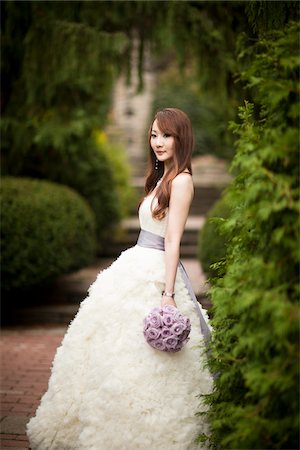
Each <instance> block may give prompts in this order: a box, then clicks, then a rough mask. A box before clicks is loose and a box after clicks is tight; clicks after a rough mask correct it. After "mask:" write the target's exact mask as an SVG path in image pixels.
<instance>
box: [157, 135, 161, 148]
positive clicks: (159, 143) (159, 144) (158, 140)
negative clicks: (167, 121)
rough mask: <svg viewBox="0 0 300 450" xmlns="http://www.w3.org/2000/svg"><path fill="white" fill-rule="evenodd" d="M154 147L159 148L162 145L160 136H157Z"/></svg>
mask: <svg viewBox="0 0 300 450" xmlns="http://www.w3.org/2000/svg"><path fill="white" fill-rule="evenodd" d="M156 145H157V147H161V146H162V145H163V139H162V137H161V136H157V139H156Z"/></svg>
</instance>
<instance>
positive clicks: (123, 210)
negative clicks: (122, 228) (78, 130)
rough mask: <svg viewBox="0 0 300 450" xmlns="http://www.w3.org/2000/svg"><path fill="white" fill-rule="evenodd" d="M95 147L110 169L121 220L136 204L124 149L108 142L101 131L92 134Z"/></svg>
mask: <svg viewBox="0 0 300 450" xmlns="http://www.w3.org/2000/svg"><path fill="white" fill-rule="evenodd" d="M93 136H94V139H95V142H96V145H97V147H98V149H99V151H100V153H101V154H103V155H104V156H105V157H106V159H107V160H108V162H109V165H110V167H111V168H112V180H113V185H114V188H115V190H116V194H117V198H118V202H117V205H118V212H119V214H120V216H121V217H122V218H125V217H127V216H128V214H129V213H130V212H131V211H132V209H133V208H134V207H135V206H136V204H137V196H136V193H135V191H134V189H133V187H132V186H131V185H130V184H129V179H130V173H131V171H130V167H129V164H128V161H127V159H126V157H125V151H124V149H123V148H122V147H121V146H119V145H116V144H112V143H111V142H109V141H108V139H107V136H106V134H105V133H104V132H103V131H101V130H94V133H93Z"/></svg>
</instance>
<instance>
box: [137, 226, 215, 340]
mask: <svg viewBox="0 0 300 450" xmlns="http://www.w3.org/2000/svg"><path fill="white" fill-rule="evenodd" d="M137 245H139V246H140V247H146V248H154V249H156V250H165V239H164V238H163V237H162V236H159V235H158V234H154V233H151V232H150V231H146V230H141V231H140V234H139V237H138V240H137ZM178 267H179V270H180V273H181V275H182V278H183V281H184V284H185V287H186V288H187V290H188V292H189V295H190V297H191V299H192V300H193V302H194V305H195V307H196V311H197V313H198V316H199V320H200V328H201V332H202V334H203V337H204V340H205V341H206V343H207V342H208V341H209V338H210V329H209V327H208V325H207V323H206V321H205V319H204V317H203V315H202V312H201V309H200V306H199V303H198V300H197V298H196V296H195V293H194V290H193V287H192V285H191V282H190V280H189V277H188V275H187V273H186V271H185V268H184V267H183V264H182V262H181V261H179V264H178Z"/></svg>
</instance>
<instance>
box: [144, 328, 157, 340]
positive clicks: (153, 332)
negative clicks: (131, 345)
mask: <svg viewBox="0 0 300 450" xmlns="http://www.w3.org/2000/svg"><path fill="white" fill-rule="evenodd" d="M145 334H146V336H147V337H148V338H149V339H158V338H159V337H160V335H161V331H160V330H159V329H158V328H148V329H147V330H146V332H145Z"/></svg>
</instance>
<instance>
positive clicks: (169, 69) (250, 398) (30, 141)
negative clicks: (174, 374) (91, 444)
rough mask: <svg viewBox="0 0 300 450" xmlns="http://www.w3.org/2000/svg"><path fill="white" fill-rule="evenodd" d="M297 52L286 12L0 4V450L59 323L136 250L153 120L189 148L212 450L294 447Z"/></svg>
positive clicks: (15, 426) (290, 6) (191, 236)
mask: <svg viewBox="0 0 300 450" xmlns="http://www.w3.org/2000/svg"><path fill="white" fill-rule="evenodd" d="M299 36H300V34H299V2H297V1H118V0H116V1H2V2H1V211H2V218H1V311H2V313H1V320H2V340H1V342H2V345H3V350H4V351H3V354H4V358H3V360H2V367H3V381H2V384H1V395H2V397H1V398H2V400H1V401H2V405H1V408H2V418H3V420H2V422H1V424H2V426H3V430H4V431H2V433H3V434H2V435H1V437H2V438H3V439H4V440H5V443H4V444H3V445H4V447H1V448H4V449H5V448H6V447H7V448H12V447H13V446H15V447H16V448H20V447H21V445H20V444H21V441H22V442H23V444H24V447H23V448H27V447H26V445H27V440H26V436H25V434H24V433H25V431H24V426H25V423H26V421H27V418H28V417H29V416H30V415H32V414H33V413H34V411H35V408H36V407H37V405H38V403H39V399H40V397H41V395H42V393H43V392H44V391H45V389H46V386H47V380H48V377H49V373H50V372H49V371H50V366H51V361H52V358H53V354H54V352H55V349H56V347H57V345H59V342H60V341H61V339H62V336H63V334H64V332H65V330H66V327H67V325H68V323H69V322H70V321H71V320H72V319H73V317H74V315H75V314H76V311H77V310H78V307H79V304H80V302H81V301H82V300H83V299H84V298H85V296H86V294H87V289H88V287H89V286H90V284H91V283H92V282H93V281H94V280H95V278H96V276H97V273H98V272H99V271H100V270H103V269H104V268H106V267H107V266H108V265H109V264H110V263H111V262H112V261H113V260H114V259H115V258H116V257H117V256H118V255H119V254H120V252H121V251H122V250H124V249H125V248H127V247H128V246H131V245H134V244H135V242H136V238H137V234H138V231H139V224H138V219H137V207H138V204H139V200H140V198H141V197H142V195H143V184H144V176H145V170H146V165H147V152H148V145H147V131H148V127H149V125H150V123H151V120H152V117H153V114H154V113H155V112H156V111H157V110H158V109H160V108H163V107H177V108H180V109H183V110H184V111H185V112H186V113H187V114H188V115H189V116H190V118H191V120H192V124H193V127H194V132H195V138H196V147H195V152H194V156H193V175H194V183H195V198H194V201H193V204H192V206H191V211H190V217H189V219H188V222H187V227H186V231H185V233H184V236H183V240H182V247H181V255H182V258H183V262H184V265H185V266H186V269H187V271H188V273H189V276H190V278H191V281H192V284H193V287H194V290H195V292H196V294H197V297H198V300H199V301H200V302H201V303H202V305H203V306H204V307H205V308H207V309H209V314H210V317H211V318H212V324H213V327H214V341H213V343H212V348H211V353H210V355H209V364H210V368H211V370H212V372H213V373H218V374H219V377H218V378H216V380H215V390H214V392H213V393H212V395H211V396H210V397H209V398H208V399H207V403H208V404H209V406H210V409H209V411H210V412H209V419H210V424H211V431H212V434H211V436H210V437H209V440H210V443H211V445H212V446H213V447H212V448H224V449H225V448H226V449H229V448H230V449H248V450H249V449H262V448H264V449H267V448H268V449H269V448H277V449H298V448H299V427H298V425H299V364H297V361H299V360H298V358H299V305H298V301H299V259H300V256H299V247H300V246H299ZM116 288H117V287H116ZM53 327H54V328H53ZM3 436H4V437H3ZM12 439H15V440H19V443H18V445H17V444H16V445H14V443H15V440H14V441H13V442H12V441H11V442H10V444H9V445H8V443H9V440H12ZM199 439H200V440H201V439H202V440H207V439H208V437H207V436H206V437H205V436H199Z"/></svg>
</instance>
